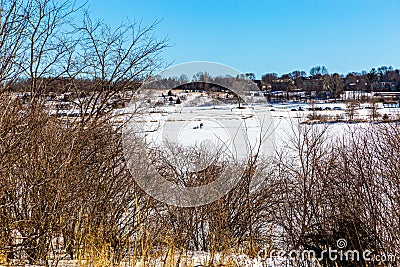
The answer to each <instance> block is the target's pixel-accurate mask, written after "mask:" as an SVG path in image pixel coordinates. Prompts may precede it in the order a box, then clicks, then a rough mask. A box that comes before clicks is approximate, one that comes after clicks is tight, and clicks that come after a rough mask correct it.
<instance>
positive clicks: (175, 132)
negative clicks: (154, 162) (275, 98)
mask: <svg viewBox="0 0 400 267" xmlns="http://www.w3.org/2000/svg"><path fill="white" fill-rule="evenodd" d="M152 97H153V99H152V101H153V102H154V101H159V102H161V101H164V103H165V104H164V105H162V106H158V107H157V108H150V109H148V110H147V111H145V112H144V113H141V114H140V115H138V116H134V118H133V119H132V120H131V121H130V125H131V126H132V127H134V128H135V132H141V133H142V134H143V136H145V138H146V140H147V141H148V143H149V144H150V145H154V146H159V145H162V144H163V142H166V141H169V142H178V143H180V144H182V145H185V146H199V145H207V146H211V147H218V148H220V149H223V150H224V151H225V152H227V154H229V156H233V157H235V158H237V157H239V158H242V157H244V156H246V155H248V153H249V151H251V150H252V151H255V150H256V149H258V148H259V144H260V140H262V142H261V143H263V147H262V148H263V149H262V151H264V152H265V153H267V154H270V153H271V148H272V147H273V146H274V145H275V147H281V146H282V144H283V143H284V142H286V141H287V140H288V139H289V138H290V136H291V134H293V133H294V132H295V131H296V128H297V127H298V125H299V124H300V123H301V122H304V121H307V120H309V117H310V115H312V114H314V115H321V116H323V117H325V118H331V119H332V120H334V119H339V120H346V119H348V118H349V115H348V113H349V107H348V106H346V104H345V103H343V102H337V103H326V102H317V103H313V104H309V103H282V104H269V103H266V102H264V101H262V100H263V98H260V99H257V100H258V101H254V99H253V101H254V102H256V103H251V104H246V105H245V108H241V109H239V108H238V105H237V104H232V103H231V104H223V103H221V102H220V101H217V100H215V99H213V98H210V97H208V96H206V95H203V94H202V93H189V94H185V93H181V94H177V95H175V96H173V99H174V101H171V102H170V101H169V100H167V101H165V98H162V97H160V96H158V97H157V96H154V95H153V96H152ZM154 97H155V100H154ZM178 97H179V98H181V99H184V100H183V101H182V103H181V104H175V99H177V98H178ZM242 107H243V105H242ZM375 108H376V109H375V110H376V114H378V115H376V114H375V117H379V116H380V117H382V116H384V114H386V116H388V118H399V117H400V108H385V107H383V105H382V104H377V105H376V106H375ZM127 110H129V108H128V109H127ZM127 110H124V112H126V111H127ZM353 110H354V115H353V119H355V120H359V121H361V122H362V123H358V124H357V125H356V126H353V124H349V123H346V122H339V123H328V124H324V127H328V133H331V135H332V136H335V135H336V136H337V134H338V133H345V132H346V131H349V130H351V127H358V126H361V127H362V126H363V125H368V124H370V123H369V122H365V121H367V120H371V117H372V109H371V107H370V105H369V104H360V105H357V106H355V107H353ZM304 127H312V126H310V125H308V126H307V125H305V126H304Z"/></svg>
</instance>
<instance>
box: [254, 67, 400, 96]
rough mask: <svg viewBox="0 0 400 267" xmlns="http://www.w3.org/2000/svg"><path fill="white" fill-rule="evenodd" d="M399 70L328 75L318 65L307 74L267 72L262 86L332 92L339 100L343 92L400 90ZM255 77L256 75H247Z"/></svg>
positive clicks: (331, 94) (379, 68) (263, 87)
mask: <svg viewBox="0 0 400 267" xmlns="http://www.w3.org/2000/svg"><path fill="white" fill-rule="evenodd" d="M399 73H400V71H399V69H393V67H391V66H389V67H387V66H381V67H378V68H372V69H371V70H370V71H369V72H367V71H361V72H350V73H348V74H347V75H343V74H339V73H332V74H329V72H328V69H327V68H326V67H325V66H315V67H313V68H311V69H310V71H309V73H308V75H307V73H306V72H305V71H302V70H295V71H292V72H290V73H287V74H283V75H280V76H279V75H278V74H276V73H266V74H264V75H262V76H261V80H260V81H259V87H260V88H262V89H265V90H283V91H291V90H294V89H300V90H303V91H306V92H308V93H310V92H311V91H315V92H316V93H317V94H322V93H324V92H325V93H326V92H328V93H329V96H330V97H331V98H336V97H338V96H339V95H340V94H341V93H342V92H343V91H345V90H347V91H365V92H368V93H370V92H375V91H399V90H400V74H399ZM246 75H247V76H248V77H253V78H252V79H255V75H254V74H253V73H247V74H246Z"/></svg>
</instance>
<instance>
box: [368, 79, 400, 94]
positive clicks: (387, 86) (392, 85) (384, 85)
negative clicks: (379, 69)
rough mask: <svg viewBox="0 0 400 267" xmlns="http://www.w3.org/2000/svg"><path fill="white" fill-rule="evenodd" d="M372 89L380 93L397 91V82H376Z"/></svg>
mask: <svg viewBox="0 0 400 267" xmlns="http://www.w3.org/2000/svg"><path fill="white" fill-rule="evenodd" d="M372 88H373V90H374V91H378V92H379V91H380V92H390V91H392V92H393V91H396V90H397V82H396V81H379V82H374V83H373V84H372Z"/></svg>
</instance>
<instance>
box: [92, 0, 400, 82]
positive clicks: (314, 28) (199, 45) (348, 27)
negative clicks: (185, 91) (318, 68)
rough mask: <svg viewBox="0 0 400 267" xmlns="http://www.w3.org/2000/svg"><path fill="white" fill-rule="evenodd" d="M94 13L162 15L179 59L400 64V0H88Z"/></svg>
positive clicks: (250, 67)
mask: <svg viewBox="0 0 400 267" xmlns="http://www.w3.org/2000/svg"><path fill="white" fill-rule="evenodd" d="M88 4H89V9H90V10H91V11H92V12H91V14H92V15H93V17H95V18H102V19H104V20H105V21H106V22H109V23H110V24H111V25H117V24H118V23H121V22H122V21H123V20H126V19H129V20H143V23H145V24H151V23H152V22H154V21H155V20H162V21H161V22H160V24H159V26H158V27H157V28H156V31H155V33H156V35H158V36H160V37H165V36H167V37H168V38H169V42H170V44H171V45H172V47H170V48H168V49H167V50H166V51H165V52H164V53H163V54H162V56H163V58H164V59H165V60H167V61H168V62H170V63H171V62H173V63H175V64H178V63H184V62H188V61H196V60H200V61H214V62H219V63H223V64H227V65H229V66H232V67H234V68H236V69H238V70H240V71H242V72H254V73H255V74H256V75H257V77H259V76H261V74H264V73H267V72H276V73H278V74H283V73H288V72H291V71H293V70H296V69H300V70H305V71H307V72H308V71H309V69H310V68H311V67H313V66H315V65H325V66H326V67H327V68H328V71H329V72H330V73H333V72H339V73H343V74H346V73H347V72H350V71H361V70H368V71H369V70H370V69H371V68H372V67H379V66H382V65H387V66H389V65H391V66H393V67H394V68H400V0H331V1H327V0H304V1H303V0H292V1H288V0H270V1H268V0H264V1H262V0H259V1H256V0H247V1H245V0H242V1H239V0H229V1H227V0H213V1H211V0H202V1H190V0H186V1H177V0H126V1H122V0H88Z"/></svg>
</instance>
